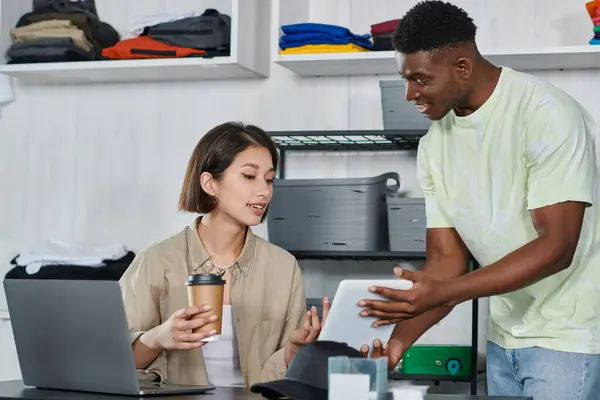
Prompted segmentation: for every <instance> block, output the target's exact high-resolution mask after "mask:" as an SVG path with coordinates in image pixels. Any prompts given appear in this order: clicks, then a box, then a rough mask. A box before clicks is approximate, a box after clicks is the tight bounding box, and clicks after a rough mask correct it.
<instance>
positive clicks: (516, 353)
mask: <svg viewBox="0 0 600 400" xmlns="http://www.w3.org/2000/svg"><path fill="white" fill-rule="evenodd" d="M486 359H487V360H486V364H487V387H488V394H489V395H490V396H529V397H533V400H598V399H600V355H598V354H582V353H566V352H562V351H555V350H548V349H543V348H540V347H530V348H525V349H515V350H510V349H504V348H502V347H500V346H498V345H497V344H495V343H492V342H488V344H487V356H486Z"/></svg>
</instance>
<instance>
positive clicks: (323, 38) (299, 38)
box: [279, 33, 373, 50]
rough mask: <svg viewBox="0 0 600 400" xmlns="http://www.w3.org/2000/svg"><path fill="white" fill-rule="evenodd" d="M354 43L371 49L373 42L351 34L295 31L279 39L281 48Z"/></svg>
mask: <svg viewBox="0 0 600 400" xmlns="http://www.w3.org/2000/svg"><path fill="white" fill-rule="evenodd" d="M348 43H354V44H355V45H357V46H361V47H364V48H366V49H369V50H371V49H372V48H373V43H371V41H370V40H369V39H356V38H353V37H350V36H346V37H340V36H331V35H327V34H324V33H295V34H292V35H283V36H282V37H281V39H280V41H279V47H280V48H281V49H287V48H290V47H300V46H304V45H306V44H348Z"/></svg>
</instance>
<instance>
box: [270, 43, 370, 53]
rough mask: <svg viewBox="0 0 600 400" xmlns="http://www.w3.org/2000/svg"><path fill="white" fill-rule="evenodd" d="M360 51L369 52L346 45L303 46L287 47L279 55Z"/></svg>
mask: <svg viewBox="0 0 600 400" xmlns="http://www.w3.org/2000/svg"><path fill="white" fill-rule="evenodd" d="M361 51H371V50H369V49H365V48H364V47H360V46H357V45H355V44H354V43H348V44H305V45H304V46H300V47H288V48H287V49H285V50H281V51H280V52H279V54H316V53H357V52H361Z"/></svg>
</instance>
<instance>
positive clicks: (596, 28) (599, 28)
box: [594, 25, 600, 33]
mask: <svg viewBox="0 0 600 400" xmlns="http://www.w3.org/2000/svg"><path fill="white" fill-rule="evenodd" d="M596 32H600V25H596V26H595V27H594V33H596Z"/></svg>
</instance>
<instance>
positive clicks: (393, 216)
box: [386, 195, 427, 251]
mask: <svg viewBox="0 0 600 400" xmlns="http://www.w3.org/2000/svg"><path fill="white" fill-rule="evenodd" d="M386 200H387V210H388V227H389V232H390V250H392V251H425V234H426V230H427V227H426V216H425V200H424V199H423V198H412V197H401V196H399V195H388V196H387V198H386Z"/></svg>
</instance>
